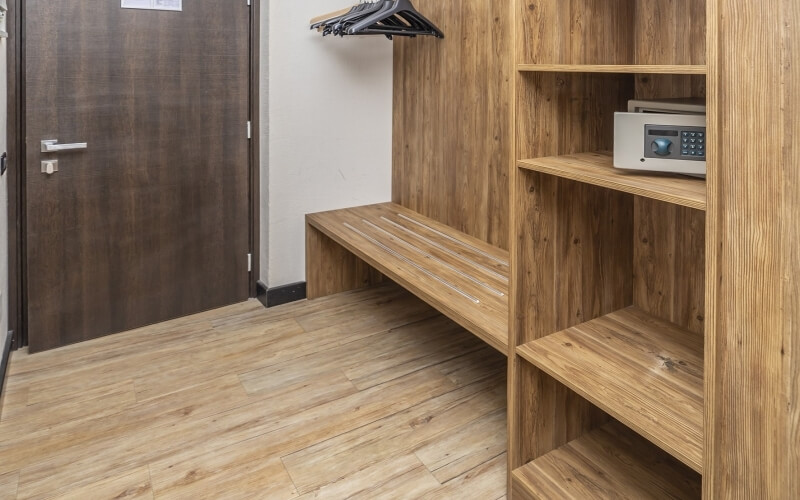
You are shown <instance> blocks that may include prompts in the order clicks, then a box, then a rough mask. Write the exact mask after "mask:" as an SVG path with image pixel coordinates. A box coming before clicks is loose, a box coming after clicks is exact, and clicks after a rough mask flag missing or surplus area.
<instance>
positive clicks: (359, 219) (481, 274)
mask: <svg viewBox="0 0 800 500" xmlns="http://www.w3.org/2000/svg"><path fill="white" fill-rule="evenodd" d="M383 276H386V277H388V278H389V279H391V280H392V281H394V282H396V283H398V284H399V285H401V286H402V287H404V288H406V289H407V290H409V291H410V292H411V293H413V294H414V295H416V296H417V297H419V298H420V299H422V300H424V301H425V302H427V303H428V304H430V305H431V306H433V307H434V308H436V309H437V310H439V311H440V312H441V313H442V314H444V315H446V316H447V317H449V318H450V319H452V320H453V321H455V322H456V323H458V324H460V325H461V326H463V327H464V328H466V329H467V330H469V331H470V332H472V333H474V334H475V335H477V336H478V337H480V338H481V339H483V340H484V341H485V342H487V343H488V344H489V345H491V346H492V347H494V348H495V349H497V350H498V351H500V352H502V353H503V354H505V355H507V354H508V353H507V351H508V276H509V262H508V252H507V251H505V250H502V249H500V248H497V247H493V246H491V245H489V244H487V243H485V242H483V241H481V240H478V239H476V238H473V237H471V236H468V235H466V234H464V233H461V232H459V231H456V230H454V229H452V228H450V227H448V226H446V225H444V224H441V223H438V222H436V221H433V220H431V219H429V218H427V217H423V216H422V215H420V214H418V213H416V212H413V211H411V210H408V209H406V208H403V207H401V206H400V205H396V204H394V203H384V204H380V205H370V206H364V207H356V208H347V209H343V210H335V211H331V212H322V213H316V214H310V215H307V216H306V280H307V282H308V288H307V293H308V298H309V299H314V298H318V297H322V296H325V295H330V294H334V293H339V292H343V291H346V290H352V289H354V288H359V287H363V286H369V285H371V284H375V283H378V282H380V281H382V280H383Z"/></svg>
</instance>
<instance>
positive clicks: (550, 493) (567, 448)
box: [512, 422, 701, 500]
mask: <svg viewBox="0 0 800 500" xmlns="http://www.w3.org/2000/svg"><path fill="white" fill-rule="evenodd" d="M512 485H513V486H512V491H513V496H514V498H520V499H534V498H536V499H541V498H552V499H562V498H586V499H588V498H629V499H636V500H644V499H663V498H670V499H674V498H700V497H701V479H700V476H699V475H698V474H695V473H693V472H692V471H690V470H687V469H686V468H685V467H684V466H682V465H681V464H680V463H678V462H677V461H675V460H674V459H673V458H672V457H670V456H669V455H667V454H666V453H664V452H662V451H661V450H658V449H656V448H654V447H653V445H651V444H650V443H648V442H647V441H646V440H644V439H642V438H641V437H640V436H637V435H636V434H635V433H633V432H631V431H630V430H629V429H626V428H625V427H624V426H623V425H621V424H620V423H619V422H612V423H611V424H608V425H606V426H603V427H601V428H599V429H597V430H595V431H593V432H590V433H589V434H586V435H584V436H583V437H581V438H579V439H576V440H575V441H572V442H570V443H567V444H566V445H564V446H562V447H561V448H558V449H557V450H554V451H552V452H550V453H548V454H546V455H544V456H542V457H540V458H538V459H537V460H535V461H533V462H531V463H529V464H527V465H525V466H523V467H520V468H519V469H517V470H515V471H514V472H513V473H512Z"/></svg>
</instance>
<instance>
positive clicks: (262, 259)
mask: <svg viewBox="0 0 800 500" xmlns="http://www.w3.org/2000/svg"><path fill="white" fill-rule="evenodd" d="M260 21H261V26H260V30H261V33H260V35H261V40H260V45H259V50H260V54H261V61H260V64H259V69H260V72H259V83H260V88H259V97H260V98H261V102H260V103H259V108H260V116H259V125H260V127H261V134H260V137H259V146H260V148H261V149H260V155H261V158H260V172H259V174H260V175H259V178H260V181H261V183H260V187H259V189H260V190H259V192H260V194H261V200H260V201H261V203H260V207H261V209H260V223H261V227H260V228H259V236H260V247H259V248H260V249H261V255H259V256H258V258H259V276H258V279H259V280H260V281H261V282H262V283H264V284H267V283H268V282H269V258H268V257H267V256H268V255H269V2H268V1H267V2H262V4H261V19H260Z"/></svg>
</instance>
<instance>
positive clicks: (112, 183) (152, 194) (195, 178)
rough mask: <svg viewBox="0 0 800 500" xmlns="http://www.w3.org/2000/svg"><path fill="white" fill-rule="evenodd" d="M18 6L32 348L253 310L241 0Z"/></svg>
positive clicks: (98, 0) (245, 26) (245, 22)
mask: <svg viewBox="0 0 800 500" xmlns="http://www.w3.org/2000/svg"><path fill="white" fill-rule="evenodd" d="M24 5H25V11H24V18H23V19H24V27H25V57H24V61H25V63H24V69H25V81H26V86H25V90H26V92H25V136H26V141H27V142H26V148H27V150H26V163H27V166H26V179H25V208H26V215H25V222H26V227H25V234H26V250H25V253H26V278H27V280H26V287H27V295H26V296H27V328H28V339H29V344H30V350H31V351H34V352H35V351H41V350H45V349H50V348H54V347H58V346H61V345H65V344H70V343H75V342H79V341H83V340H87V339H92V338H96V337H100V336H103V335H108V334H110V333H115V332H120V331H124V330H129V329H132V328H135V327H139V326H143V325H147V324H152V323H155V322H159V321H163V320H166V319H170V318H174V317H180V316H183V315H187V314H192V313H196V312H199V311H203V310H207V309H211V308H215V307H219V306H223V305H226V304H231V303H235V302H238V301H242V300H245V299H247V297H248V295H249V291H248V282H249V273H248V257H247V256H248V249H249V245H250V243H249V239H250V238H249V217H250V213H249V160H248V157H249V155H248V152H249V141H248V138H247V121H248V109H249V64H250V59H249V43H250V40H249V38H250V33H249V24H250V23H249V19H250V8H249V7H248V6H247V2H246V1H245V0H236V1H230V2H228V1H225V2H220V1H219V0H184V2H183V11H182V12H164V11H149V10H131V9H122V8H121V7H120V0H58V1H53V0H26V1H25V3H24ZM49 139H57V140H58V141H59V143H60V144H71V143H83V142H86V143H87V148H86V149H78V150H73V151H62V152H56V153H43V152H41V141H42V140H49ZM43 160H58V171H57V172H54V173H53V174H50V175H48V174H47V173H43V172H42V161H43Z"/></svg>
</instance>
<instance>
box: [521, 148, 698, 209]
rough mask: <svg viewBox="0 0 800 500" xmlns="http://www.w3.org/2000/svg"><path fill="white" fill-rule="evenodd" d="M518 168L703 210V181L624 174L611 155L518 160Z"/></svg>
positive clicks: (669, 176)
mask: <svg viewBox="0 0 800 500" xmlns="http://www.w3.org/2000/svg"><path fill="white" fill-rule="evenodd" d="M517 165H518V166H519V167H520V168H523V169H527V170H534V171H536V172H542V173H545V174H549V175H555V176H558V177H563V178H565V179H572V180H575V181H579V182H585V183H587V184H594V185H596V186H602V187H606V188H610V189H615V190H617V191H623V192H625V193H631V194H635V195H637V196H643V197H645V198H652V199H655V200H661V201H666V202H668V203H673V204H675V205H681V206H684V207H689V208H695V209H697V210H705V209H706V181H705V179H695V178H691V177H685V176H680V175H673V174H659V173H652V172H638V171H627V170H621V169H617V168H614V162H613V158H612V156H611V153H608V152H597V153H580V154H574V155H566V156H552V157H547V158H537V159H533V160H520V161H519V162H518V163H517Z"/></svg>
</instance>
